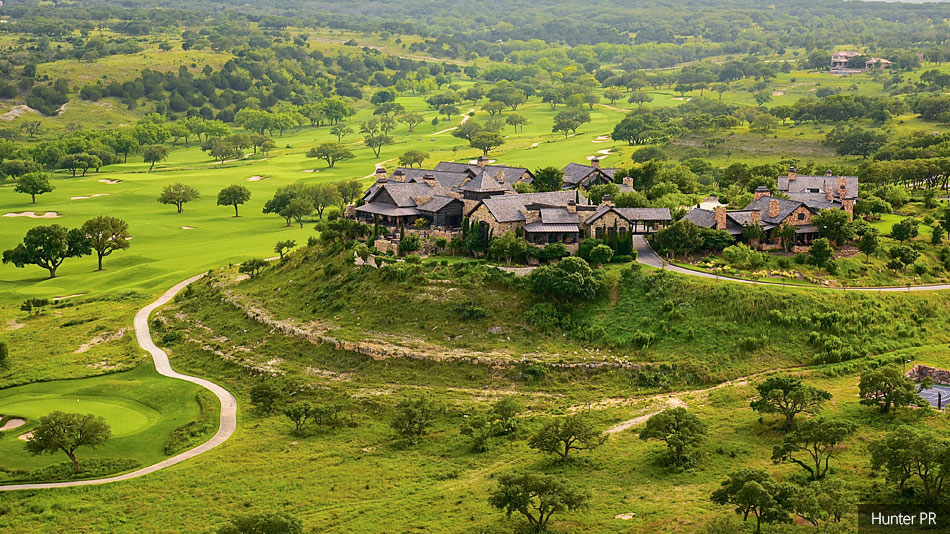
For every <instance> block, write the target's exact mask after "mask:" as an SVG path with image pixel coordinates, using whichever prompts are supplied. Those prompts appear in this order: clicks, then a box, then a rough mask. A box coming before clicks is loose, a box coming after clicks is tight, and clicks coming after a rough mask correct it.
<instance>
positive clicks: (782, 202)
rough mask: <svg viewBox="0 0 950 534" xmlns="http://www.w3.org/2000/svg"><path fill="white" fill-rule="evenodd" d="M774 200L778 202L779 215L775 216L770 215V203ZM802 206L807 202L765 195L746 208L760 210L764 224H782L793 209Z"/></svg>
mask: <svg viewBox="0 0 950 534" xmlns="http://www.w3.org/2000/svg"><path fill="white" fill-rule="evenodd" d="M772 201H775V202H778V215H777V216H775V217H769V205H770V203H771V202H772ZM802 206H805V203H804V202H799V201H797V200H786V199H784V198H775V197H770V196H764V197H760V198H757V199H755V200H753V201H752V203H751V204H749V205H748V206H746V207H745V210H756V211H758V212H759V213H760V220H761V222H762V225H763V226H765V225H766V224H781V222H782V221H784V220H785V219H786V218H787V217H788V216H789V215H791V214H792V212H793V211H795V210H797V209H798V208H800V207H802ZM805 207H807V206H805Z"/></svg>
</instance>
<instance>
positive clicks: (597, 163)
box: [590, 158, 600, 169]
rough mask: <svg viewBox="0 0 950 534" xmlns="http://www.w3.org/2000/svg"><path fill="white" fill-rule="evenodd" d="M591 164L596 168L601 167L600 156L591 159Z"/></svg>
mask: <svg viewBox="0 0 950 534" xmlns="http://www.w3.org/2000/svg"><path fill="white" fill-rule="evenodd" d="M590 166H591V167H593V168H595V169H599V168H600V158H594V159H592V160H590Z"/></svg>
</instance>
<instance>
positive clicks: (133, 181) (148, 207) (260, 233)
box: [0, 96, 623, 304]
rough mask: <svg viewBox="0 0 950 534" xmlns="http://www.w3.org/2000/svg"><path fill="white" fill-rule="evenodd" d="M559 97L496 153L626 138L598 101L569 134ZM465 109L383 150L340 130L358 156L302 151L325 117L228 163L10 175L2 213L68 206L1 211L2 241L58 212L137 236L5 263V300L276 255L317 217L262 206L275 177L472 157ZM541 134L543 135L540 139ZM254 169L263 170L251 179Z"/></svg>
mask: <svg viewBox="0 0 950 534" xmlns="http://www.w3.org/2000/svg"><path fill="white" fill-rule="evenodd" d="M399 101H400V102H401V103H403V105H405V106H406V107H407V109H418V110H425V109H426V104H425V103H424V98H423V97H421V96H420V97H404V98H401V99H400V100H399ZM462 107H463V108H465V109H464V111H467V110H468V109H471V107H470V106H469V107H465V106H462ZM560 109H561V107H559V108H558V110H555V111H552V110H551V109H550V106H548V105H546V104H544V105H542V104H540V103H538V102H533V103H532V104H530V105H527V106H525V108H524V109H523V110H522V109H519V113H523V114H524V115H525V116H527V117H529V120H530V121H531V124H529V125H527V126H525V128H524V132H521V131H519V132H518V133H517V134H515V133H514V132H513V131H512V130H511V128H510V127H508V128H506V131H504V132H503V133H504V135H505V136H506V139H505V145H503V146H502V147H500V148H499V149H497V150H496V151H493V152H492V153H491V157H492V159H495V160H497V162H498V163H505V164H509V165H520V166H525V167H528V168H531V169H535V168H537V167H540V166H544V165H554V166H557V167H563V166H564V165H566V164H567V163H569V162H571V161H586V158H587V156H593V155H596V154H597V152H598V151H600V150H607V149H615V150H616V148H617V147H619V146H620V145H618V144H616V143H612V142H606V143H602V142H598V143H594V142H592V141H595V140H596V138H597V137H598V136H604V135H607V134H609V133H610V130H611V129H612V128H613V124H614V122H615V121H618V120H619V119H620V118H621V117H622V116H623V114H622V113H618V112H615V111H611V110H607V109H603V108H595V109H594V111H593V112H592V122H591V124H588V125H585V126H583V127H582V128H581V129H580V130H579V131H578V133H577V134H576V135H572V136H571V137H568V138H565V136H564V135H561V134H554V133H551V132H550V128H551V123H552V118H553V115H554V114H555V113H556V112H557V111H560ZM371 113H372V110H371V109H363V110H360V112H359V113H358V114H357V115H356V116H355V117H353V118H351V120H350V122H351V123H352V124H354V125H355V124H358V123H359V122H360V121H362V120H365V119H368V118H369V116H370V115H371ZM508 113H510V111H509V112H508ZM435 116H436V112H434V111H431V110H429V111H427V112H426V118H427V119H429V120H431V118H433V117H435ZM486 117H487V114H485V113H484V112H481V111H478V110H477V111H476V114H475V120H482V119H484V118H486ZM460 120H461V117H460V116H455V117H452V118H451V119H450V120H449V121H447V120H445V119H444V118H443V120H441V121H440V123H439V124H438V125H432V124H430V123H429V122H427V123H425V124H423V125H420V126H417V127H416V128H415V132H413V133H409V132H408V131H407V128H406V126H405V125H400V126H399V128H397V129H396V130H395V131H394V132H393V134H392V135H393V137H395V139H396V143H395V144H393V145H391V146H387V147H385V148H384V149H383V152H382V154H381V155H380V157H379V158H376V157H375V156H374V155H373V153H372V152H371V151H370V150H369V149H368V148H366V147H364V146H363V145H362V143H361V139H362V137H361V136H360V135H359V134H353V135H351V136H349V137H347V138H344V140H343V141H344V143H345V144H347V145H349V146H350V148H351V149H352V150H353V152H354V154H356V156H357V157H356V158H355V159H353V160H349V161H344V162H340V163H338V164H337V165H336V166H335V167H334V168H332V169H330V168H327V165H326V163H325V162H323V161H322V160H314V159H308V158H306V152H307V151H308V150H309V149H310V148H311V147H312V146H314V145H316V144H319V143H322V142H328V141H331V140H333V141H335V139H336V138H335V137H333V136H331V135H330V133H329V131H328V130H329V129H328V128H327V127H323V128H302V129H299V130H297V131H294V132H287V133H286V135H284V136H281V137H277V138H276V139H275V140H276V141H277V144H278V147H279V148H278V149H276V150H274V151H273V152H271V153H270V154H269V156H268V157H266V158H265V157H263V156H261V155H257V156H255V157H251V158H249V159H246V160H241V161H236V162H228V163H226V164H225V165H221V164H219V163H216V162H213V161H211V160H210V158H209V157H208V156H207V155H206V154H205V153H203V152H201V151H200V149H199V148H198V147H197V146H194V145H192V146H191V147H181V148H178V149H175V150H173V151H172V152H171V155H170V157H169V159H168V160H167V161H165V162H163V163H162V164H159V165H156V167H155V169H154V170H153V171H152V172H147V171H148V166H147V165H146V164H144V163H143V162H142V161H141V156H135V155H133V156H132V157H130V158H129V162H128V163H125V164H117V165H112V166H109V167H103V168H102V172H100V173H89V174H87V176H85V177H75V178H74V177H71V176H70V175H68V174H65V173H61V172H57V173H56V174H55V178H54V180H53V183H54V186H55V187H56V190H55V191H54V192H52V193H49V194H45V195H41V196H39V197H38V199H37V204H36V205H33V204H31V203H30V197H29V196H27V195H22V194H17V193H15V192H14V191H13V184H6V185H5V186H2V187H0V215H4V214H11V213H21V212H26V211H35V212H38V213H44V212H49V211H52V212H56V213H57V214H59V215H61V217H58V218H54V219H32V218H28V217H3V218H2V219H0V220H2V221H3V224H0V249H3V250H5V249H8V248H12V247H14V246H16V244H17V243H19V242H20V241H21V240H22V238H23V235H24V234H25V233H26V231H27V230H28V229H29V228H31V227H33V226H37V225H48V224H61V225H64V226H66V227H77V226H79V225H81V224H82V223H83V222H84V221H86V220H88V219H90V218H92V217H95V216H97V215H111V216H115V217H119V218H122V219H124V220H126V221H128V223H129V227H130V232H131V234H132V235H133V239H132V241H131V245H132V246H131V248H130V249H128V250H124V251H118V252H116V253H114V254H113V255H111V256H109V257H107V258H106V260H105V268H106V270H104V271H100V272H97V271H95V268H96V261H95V258H94V257H91V256H88V257H83V258H78V259H68V260H66V262H65V263H64V264H63V265H62V267H61V268H60V269H59V271H58V273H57V278H55V279H47V273H46V271H45V270H43V269H41V268H39V267H35V266H29V267H26V268H24V269H16V268H14V267H13V266H12V265H5V266H3V267H0V302H3V303H8V304H9V303H17V302H20V301H22V300H23V299H25V298H27V297H32V296H37V297H56V296H63V295H71V294H76V293H84V294H90V295H96V294H103V293H108V292H115V291H125V290H140V291H144V292H147V293H154V292H156V291H158V290H159V289H162V288H164V287H166V286H170V285H172V284H173V283H175V282H177V281H179V280H181V279H184V278H186V277H188V276H191V275H193V274H196V273H200V272H202V271H205V270H208V269H210V268H212V267H217V266H220V265H224V264H228V263H233V262H241V261H244V260H247V259H249V258H251V257H270V256H273V255H274V252H273V247H274V244H275V243H276V242H277V241H279V240H285V239H294V240H296V241H297V242H298V244H303V243H305V242H306V240H307V237H308V236H311V235H314V233H315V232H314V231H313V222H315V221H316V220H317V219H316V216H314V217H313V218H312V220H311V221H309V222H308V223H307V224H305V225H304V228H303V229H301V228H299V227H298V226H291V227H286V226H285V223H284V220H283V219H282V218H280V217H278V216H276V215H265V214H263V213H262V209H263V206H264V204H265V202H266V201H267V200H269V199H270V198H271V197H272V196H273V193H274V191H275V190H276V189H277V188H278V187H280V186H283V185H289V184H291V183H294V182H296V181H298V180H301V181H304V182H306V183H335V182H339V181H342V180H346V179H354V178H356V179H360V180H362V181H363V183H364V185H367V186H368V185H369V184H370V183H371V182H372V180H373V178H372V177H371V175H372V174H373V172H374V170H375V165H376V164H377V163H379V164H382V165H384V166H386V167H387V168H388V169H389V170H390V171H391V170H392V169H394V168H395V167H396V166H397V165H398V157H399V155H400V154H402V153H403V152H405V151H406V150H409V149H418V150H423V151H425V152H427V153H428V154H429V159H428V160H427V161H426V164H427V165H429V166H432V165H435V163H437V162H438V161H442V160H446V161H472V160H474V159H475V158H476V157H477V156H478V155H479V154H480V151H479V150H475V149H472V148H471V147H469V146H468V143H467V142H466V141H464V140H462V139H458V138H455V137H452V136H451V131H445V130H447V129H449V128H452V127H454V126H456V125H457V124H458V122H459V121H460ZM440 132H441V133H440ZM535 143H538V145H537V146H535V147H532V145H533V144H535ZM601 156H602V157H604V158H605V160H604V165H620V164H621V163H622V161H621V158H622V157H623V151H619V152H615V153H614V154H611V155H609V156H605V155H603V154H601ZM305 171H311V172H305ZM252 177H260V178H259V179H255V180H254V181H249V179H251V178H252ZM100 180H119V181H121V183H117V184H108V183H103V182H101V181H100ZM179 181H180V182H184V183H186V184H189V185H192V186H194V187H195V188H197V189H198V190H199V192H200V193H201V198H199V199H198V200H195V201H193V202H189V203H188V204H186V205H185V208H184V212H183V213H180V214H179V213H176V210H175V207H174V206H167V205H162V204H159V203H158V202H157V199H158V196H159V194H160V192H161V190H162V188H163V187H164V186H166V185H168V184H171V183H174V182H179ZM232 184H240V185H244V186H246V187H248V188H249V189H250V190H251V199H250V201H249V202H248V203H247V204H246V205H244V206H242V207H241V209H240V214H241V217H239V218H235V217H234V216H233V215H234V210H233V208H231V207H229V206H216V205H215V204H216V202H215V201H216V196H217V193H218V191H219V190H220V189H222V188H223V187H225V186H228V185H232ZM94 195H101V196H94ZM78 197H88V198H78ZM183 227H187V228H190V229H184V228H183Z"/></svg>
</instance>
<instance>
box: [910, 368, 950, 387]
mask: <svg viewBox="0 0 950 534" xmlns="http://www.w3.org/2000/svg"><path fill="white" fill-rule="evenodd" d="M906 376H907V377H908V378H911V379H913V380H914V381H915V382H919V381H920V380H921V379H923V378H926V377H928V376H929V377H930V378H931V379H932V380H933V381H934V383H935V384H941V385H944V386H947V385H950V371H948V370H946V369H938V368H936V367H930V366H927V365H915V366H914V367H913V369H911V370H910V371H907V374H906Z"/></svg>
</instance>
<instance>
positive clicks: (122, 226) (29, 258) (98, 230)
mask: <svg viewBox="0 0 950 534" xmlns="http://www.w3.org/2000/svg"><path fill="white" fill-rule="evenodd" d="M130 237H131V235H130V234H129V225H128V223H126V222H125V221H123V220H122V219H117V218H115V217H109V216H105V215H101V216H99V217H95V218H93V219H89V220H88V221H86V222H85V223H83V224H82V226H81V227H79V228H73V229H67V228H65V227H63V226H60V225H58V224H53V225H50V226H34V227H33V228H30V229H29V230H28V231H27V232H26V236H25V237H24V238H23V242H22V243H20V244H19V245H17V246H16V247H15V248H12V249H8V250H5V251H3V263H5V264H6V263H12V264H13V265H15V266H16V267H21V268H22V267H26V266H27V265H36V266H38V267H42V268H44V269H46V270H47V271H49V277H50V278H55V277H56V270H57V269H58V268H59V266H60V265H62V263H63V262H64V261H65V260H66V259H68V258H77V257H80V256H85V255H87V254H92V253H95V254H96V256H97V258H98V262H99V270H102V260H103V258H105V257H106V256H108V255H110V254H112V253H113V252H115V251H117V250H123V249H127V248H129V246H131V244H130V243H129V238H130Z"/></svg>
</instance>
